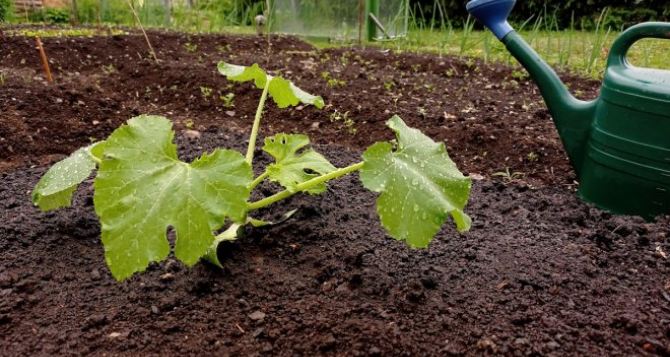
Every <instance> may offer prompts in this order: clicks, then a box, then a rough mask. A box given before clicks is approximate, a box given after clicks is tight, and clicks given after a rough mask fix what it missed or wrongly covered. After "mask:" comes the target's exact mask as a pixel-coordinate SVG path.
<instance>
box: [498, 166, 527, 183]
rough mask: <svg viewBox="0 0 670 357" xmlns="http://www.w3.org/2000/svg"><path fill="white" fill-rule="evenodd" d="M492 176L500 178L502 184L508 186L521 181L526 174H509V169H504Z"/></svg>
mask: <svg viewBox="0 0 670 357" xmlns="http://www.w3.org/2000/svg"><path fill="white" fill-rule="evenodd" d="M493 176H497V177H500V178H501V179H502V180H503V182H505V183H506V184H510V183H514V182H517V181H519V180H521V179H523V178H524V177H525V176H526V174H524V173H523V172H510V170H509V167H506V168H505V171H500V172H496V173H494V174H493Z"/></svg>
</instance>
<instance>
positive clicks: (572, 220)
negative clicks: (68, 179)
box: [0, 33, 670, 356]
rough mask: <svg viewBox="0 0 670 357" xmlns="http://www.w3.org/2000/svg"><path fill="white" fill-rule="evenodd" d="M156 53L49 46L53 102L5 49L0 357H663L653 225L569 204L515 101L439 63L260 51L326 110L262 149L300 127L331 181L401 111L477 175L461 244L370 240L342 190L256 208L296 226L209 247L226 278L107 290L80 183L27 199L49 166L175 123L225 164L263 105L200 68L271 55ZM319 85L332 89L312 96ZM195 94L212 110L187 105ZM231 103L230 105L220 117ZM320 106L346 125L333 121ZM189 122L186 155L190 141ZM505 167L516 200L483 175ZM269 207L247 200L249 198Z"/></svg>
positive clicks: (669, 344)
mask: <svg viewBox="0 0 670 357" xmlns="http://www.w3.org/2000/svg"><path fill="white" fill-rule="evenodd" d="M151 37H152V39H153V40H154V41H155V45H156V47H157V49H158V51H159V53H158V55H159V58H161V59H163V62H162V63H161V64H160V66H158V67H157V66H155V65H154V64H153V63H152V62H150V61H149V60H148V59H146V58H145V57H146V56H147V54H146V50H145V48H144V46H143V44H142V39H141V38H140V37H138V36H135V35H132V36H120V37H110V38H92V39H60V40H58V41H60V43H56V42H55V41H56V40H48V39H47V40H45V43H46V46H47V50H48V52H49V55H50V56H51V61H52V66H53V68H54V71H55V74H56V78H57V79H58V83H57V84H56V85H52V86H45V85H44V84H43V82H42V80H41V79H40V78H39V76H40V74H39V63H38V62H37V57H36V56H34V49H33V46H32V40H30V39H25V38H5V39H3V40H2V41H3V42H2V43H0V71H2V72H3V73H4V74H5V77H6V78H5V84H4V85H3V86H2V87H0V89H1V91H0V124H1V125H0V160H3V161H0V167H2V168H1V169H0V179H1V180H2V185H1V186H0V222H2V224H0V351H2V352H0V354H2V355H28V354H34V355H53V354H72V355H82V354H95V355H103V354H114V355H116V354H122V355H178V354H183V355H212V354H216V355H259V354H266V355H315V354H337V355H435V356H444V355H464V354H465V355H479V354H507V355H533V354H534V355H588V356H592V355H626V356H627V355H644V354H649V355H651V354H656V355H662V356H668V355H670V260H669V259H668V254H670V239H669V238H668V236H669V235H670V228H669V224H670V218H669V217H661V218H659V220H658V221H657V222H656V223H647V222H644V221H643V220H641V219H638V218H635V217H619V216H611V215H610V214H608V213H605V212H602V211H600V210H598V209H595V208H592V207H590V206H588V205H586V204H584V203H582V202H581V201H579V200H578V199H577V198H576V195H575V194H574V187H573V186H572V183H573V175H572V173H571V171H570V168H569V166H568V164H567V159H566V158H565V157H564V154H563V151H562V149H561V147H560V143H559V141H558V138H557V137H556V134H555V130H554V129H553V127H552V124H551V121H550V120H551V119H550V117H549V115H548V113H547V112H546V109H545V107H544V106H543V104H542V103H541V101H540V98H539V97H538V95H537V93H536V88H535V87H534V86H533V85H532V83H530V82H527V81H526V80H521V81H518V82H517V81H516V80H514V81H512V69H510V68H507V67H504V66H501V65H485V64H482V63H478V62H474V64H472V63H468V61H463V60H460V59H456V58H436V57H431V56H428V55H411V54H392V53H384V52H380V51H377V50H371V49H368V50H362V49H354V50H351V51H345V50H325V51H317V50H314V49H313V48H311V47H309V46H308V45H306V44H305V43H303V42H300V41H297V40H295V39H291V38H276V39H274V40H273V47H272V54H271V58H272V60H273V61H274V62H272V63H271V64H270V65H269V66H270V67H271V68H273V69H281V70H282V72H283V73H284V74H285V75H287V76H289V77H291V78H294V79H295V78H297V82H298V83H299V84H300V85H301V86H302V87H304V88H305V89H307V90H309V91H312V92H315V93H318V94H322V95H323V96H324V98H325V99H326V101H327V102H328V103H330V104H331V105H332V106H331V107H329V108H327V109H326V110H324V111H317V110H315V109H313V108H310V107H305V108H301V109H294V110H290V111H283V112H280V111H279V110H278V109H276V108H274V107H271V108H270V109H269V111H268V113H267V116H266V123H267V124H268V125H267V126H266V127H265V128H264V133H273V132H277V131H279V130H287V131H306V132H308V133H310V134H311V136H312V137H313V139H314V141H315V142H317V143H318V144H317V149H319V150H320V151H321V152H323V153H324V154H325V155H326V156H327V157H328V158H330V159H331V160H332V161H333V162H334V163H335V164H336V165H337V166H344V165H346V164H350V163H352V162H354V161H356V160H359V157H360V153H361V150H362V149H363V148H364V147H365V146H366V145H368V144H369V143H371V142H373V141H375V140H381V139H386V138H388V137H389V136H390V135H389V133H388V130H386V129H384V127H383V122H384V121H385V120H386V119H388V117H390V115H392V113H396V112H397V113H399V114H400V115H401V116H402V117H403V118H404V119H406V120H407V121H408V122H409V123H410V124H412V125H415V126H419V127H421V128H422V129H423V130H425V131H426V133H428V134H429V135H431V136H432V137H434V138H436V139H440V140H445V141H446V142H447V144H448V145H449V147H450V148H449V149H450V153H451V155H452V156H453V157H454V158H455V159H456V161H457V162H458V163H459V164H460V165H461V168H463V169H464V171H466V172H470V173H478V174H481V175H483V176H485V177H487V178H484V179H483V180H477V181H475V185H474V189H473V194H472V199H471V204H470V206H469V207H468V209H467V211H468V212H469V213H470V215H471V216H472V218H473V220H474V225H473V229H472V230H471V232H470V233H467V234H465V235H459V234H457V233H456V232H455V230H454V229H453V228H451V227H450V226H445V229H444V230H443V231H442V232H440V234H439V235H438V236H437V238H436V240H435V241H434V242H433V244H432V245H431V247H430V248H429V249H427V250H410V249H408V248H407V247H406V246H405V245H404V244H402V243H400V242H396V241H394V240H392V239H391V238H389V237H388V236H387V235H386V234H385V233H384V231H383V229H382V228H381V227H380V225H379V223H378V219H377V217H376V213H375V210H374V199H375V195H374V194H372V193H369V192H367V191H366V190H364V189H362V188H361V185H360V183H359V181H358V178H357V177H356V176H355V175H354V176H350V177H347V178H344V179H342V180H338V181H336V182H333V183H331V185H330V188H329V190H328V191H327V193H325V194H324V195H322V196H317V197H313V196H296V197H294V198H292V199H290V200H289V201H288V202H286V203H283V204H281V205H277V206H276V207H272V208H270V209H266V210H264V211H262V212H260V214H261V215H262V216H264V217H266V218H269V217H272V216H278V215H281V214H282V213H284V212H285V211H287V210H289V209H292V208H299V211H298V213H297V214H296V215H295V216H294V217H293V218H291V219H290V220H289V221H287V222H285V223H284V224H282V225H279V226H274V227H271V228H265V229H254V230H249V231H248V232H247V235H246V237H245V238H243V239H241V240H240V241H238V242H235V243H230V244H227V245H225V246H223V247H222V248H221V250H220V254H221V257H222V258H223V261H224V266H225V268H224V269H223V270H220V269H216V268H213V267H210V266H208V265H205V264H199V265H197V266H196V267H194V268H192V269H186V268H185V267H183V266H182V265H181V264H179V263H177V262H176V261H174V260H172V259H170V260H168V261H167V262H164V263H162V264H156V265H154V266H152V267H151V268H150V269H149V271H148V272H146V273H144V274H140V275H137V276H135V277H133V278H132V279H130V280H128V281H126V282H123V283H117V282H115V281H114V280H113V279H112V278H111V276H110V275H109V272H108V270H107V268H106V266H105V263H104V258H103V250H102V246H101V244H100V240H99V225H98V223H97V219H96V216H95V214H94V211H93V206H92V188H91V182H90V181H89V182H87V183H86V184H84V185H83V187H82V188H80V190H79V191H78V193H77V195H76V197H75V200H74V205H73V207H72V208H69V209H64V210H60V211H57V212H52V213H41V212H39V211H38V210H37V209H36V208H34V207H33V206H32V205H31V203H30V202H29V192H30V191H31V189H32V187H33V186H34V184H35V183H36V182H37V180H38V179H39V177H40V175H41V174H42V173H43V172H44V171H45V170H46V169H47V167H48V165H47V164H48V163H51V162H53V161H54V160H56V159H58V158H61V157H63V155H65V154H67V153H69V152H70V151H72V150H73V149H75V148H77V147H79V146H81V145H84V144H86V143H88V142H90V139H89V138H90V137H94V138H103V137H105V136H106V135H108V134H109V133H110V132H111V131H112V130H113V129H114V128H115V127H116V126H118V125H119V124H120V123H122V122H123V121H125V120H127V119H128V118H129V117H130V116H132V115H135V114H139V113H145V112H151V113H155V114H164V115H167V116H169V117H171V118H173V119H174V120H175V122H176V125H177V126H178V128H179V129H180V134H179V135H178V141H179V146H180V148H181V152H180V155H181V156H182V158H184V159H186V160H188V159H192V158H193V157H195V156H196V155H198V154H200V153H201V152H202V151H205V150H210V149H212V148H214V147H216V146H220V145H223V146H228V147H233V148H236V149H239V150H242V149H243V148H244V147H245V136H244V132H245V131H246V130H247V129H248V127H249V126H250V122H251V117H252V116H253V112H254V110H255V102H256V100H257V97H258V92H257V91H255V90H252V89H251V88H250V87H249V86H241V87H240V86H236V87H227V86H228V83H227V82H226V81H225V79H223V77H221V76H219V75H217V74H216V73H215V69H214V64H215V62H216V61H217V60H218V59H226V60H229V61H233V62H240V63H246V64H248V63H252V62H261V63H264V62H265V61H266V58H267V56H266V54H267V49H266V42H265V40H263V39H258V38H255V37H237V36H191V37H190V38H189V37H187V36H185V35H178V34H159V33H152V34H151ZM187 42H188V43H190V44H197V46H198V50H197V51H195V52H194V53H191V52H189V51H187V50H186V47H185V46H184V44H185V43H187ZM228 45H229V46H230V48H229V47H228ZM220 46H223V48H224V49H225V50H221V51H220V49H219V47H220ZM188 47H189V48H192V46H188ZM280 49H281V52H280ZM218 51H220V53H218ZM138 54H139V55H138ZM110 56H111V57H110ZM140 57H141V58H140ZM22 59H23V60H24V61H22ZM343 61H344V62H346V63H343ZM109 64H113V67H114V68H115V70H114V71H110V69H111V67H106V68H107V70H106V71H107V72H109V73H105V72H104V71H103V69H102V68H101V67H102V66H108V65H109ZM413 67H414V68H413ZM310 68H311V69H310ZM323 71H328V72H329V74H330V75H331V76H334V77H335V78H337V79H342V80H345V81H347V86H346V87H344V88H340V87H338V88H331V87H329V86H328V84H327V83H326V81H325V80H324V79H323V77H322V75H321V72H323ZM370 76H371V77H370ZM390 80H392V81H393V82H394V83H395V84H394V85H393V86H391V85H387V87H391V88H390V90H387V89H386V88H385V86H384V82H388V81H390ZM515 82H516V83H517V84H514V83H515ZM569 83H571V86H572V87H573V88H581V90H582V91H583V92H584V93H585V94H586V95H589V96H593V95H594V94H595V91H596V89H597V84H596V83H592V82H588V81H583V80H579V79H577V78H571V79H570V81H569ZM173 86H176V88H175V89H171V88H172V87H173ZM201 86H208V87H211V88H213V89H214V93H215V96H214V97H215V99H211V98H210V99H208V100H203V98H202V96H203V94H202V92H201V90H200V87H201ZM147 88H148V89H147ZM161 88H162V91H161ZM348 88H353V89H348ZM431 88H432V89H431ZM219 91H220V93H219ZM228 92H234V93H235V95H236V98H235V107H234V108H223V106H222V102H221V101H220V100H219V99H218V95H219V94H225V93H228ZM400 94H402V96H401V97H399V99H398V100H397V102H395V101H394V99H393V96H396V97H398V96H399V95H400ZM420 108H424V109H425V111H423V110H419V109H420ZM335 110H337V111H338V112H339V113H342V115H343V113H345V112H349V116H350V117H351V118H353V119H354V125H353V128H352V127H348V126H347V125H345V123H344V121H343V120H339V121H338V120H333V121H331V115H332V114H333V113H334V112H335ZM226 111H234V112H235V114H234V115H229V114H232V113H228V114H226V113H225V112H226ZM386 111H388V112H386ZM445 113H446V114H445ZM333 117H335V116H333ZM189 120H192V121H193V127H194V128H195V129H197V130H200V131H201V136H200V138H199V139H191V140H188V139H185V136H184V135H183V129H185V128H186V126H187V123H189ZM188 126H190V125H188ZM353 129H356V132H355V133H353ZM485 153H486V154H485ZM529 153H535V154H536V156H537V158H535V156H534V155H530V159H529ZM531 159H532V160H531ZM261 160H265V161H267V158H265V157H263V156H261ZM505 167H510V168H511V170H512V171H521V172H523V173H524V174H525V177H524V178H523V180H522V182H514V183H511V184H503V183H502V182H498V181H496V180H497V179H491V178H490V175H491V174H492V173H494V172H496V171H501V170H503V169H505ZM528 183H530V184H531V185H530V186H529V185H528ZM274 189H276V188H275V187H272V186H271V185H268V184H264V185H263V186H261V187H260V190H258V191H257V192H256V193H255V195H256V197H255V198H260V197H261V196H265V195H268V194H270V193H271V192H273V190H274Z"/></svg>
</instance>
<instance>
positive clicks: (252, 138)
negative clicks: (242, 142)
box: [247, 78, 270, 165]
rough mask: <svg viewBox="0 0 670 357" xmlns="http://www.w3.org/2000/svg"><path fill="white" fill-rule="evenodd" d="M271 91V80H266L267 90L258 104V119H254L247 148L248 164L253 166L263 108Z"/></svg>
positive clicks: (264, 89) (264, 90)
mask: <svg viewBox="0 0 670 357" xmlns="http://www.w3.org/2000/svg"><path fill="white" fill-rule="evenodd" d="M269 89H270V78H267V79H266V80H265V88H263V94H262V95H261V100H260V102H258V109H256V117H255V118H254V125H253V127H251V135H250V136H249V147H248V148H247V163H249V165H251V164H252V163H253V162H254V150H255V149H256V138H257V137H258V128H259V127H260V126H261V116H262V115H263V107H265V101H266V100H267V99H268V90H269Z"/></svg>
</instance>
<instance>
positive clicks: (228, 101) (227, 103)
mask: <svg viewBox="0 0 670 357" xmlns="http://www.w3.org/2000/svg"><path fill="white" fill-rule="evenodd" d="M219 99H221V101H222V102H223V106H224V107H225V108H233V107H235V103H234V102H233V101H234V100H235V93H228V94H226V95H220V96H219Z"/></svg>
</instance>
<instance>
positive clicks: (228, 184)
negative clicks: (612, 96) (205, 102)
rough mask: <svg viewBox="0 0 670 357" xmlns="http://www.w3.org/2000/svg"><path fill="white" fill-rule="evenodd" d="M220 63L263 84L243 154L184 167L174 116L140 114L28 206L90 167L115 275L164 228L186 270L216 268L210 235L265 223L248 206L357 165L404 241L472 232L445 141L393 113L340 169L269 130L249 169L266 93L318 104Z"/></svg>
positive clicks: (69, 164) (59, 192) (125, 271)
mask: <svg viewBox="0 0 670 357" xmlns="http://www.w3.org/2000/svg"><path fill="white" fill-rule="evenodd" d="M218 69H219V72H220V73H221V74H223V75H225V76H226V77H228V79H229V80H231V81H235V82H247V81H251V82H253V83H254V84H255V86H256V87H257V88H259V89H262V90H263V92H262V94H261V99H260V101H259V104H258V109H257V111H256V115H255V117H254V122H253V126H252V129H251V135H250V140H249V146H248V148H247V152H246V156H244V155H242V154H241V153H239V152H236V151H233V150H228V149H223V148H219V149H216V150H214V151H212V152H210V153H205V154H203V155H202V156H200V157H199V158H197V159H195V160H194V161H193V162H191V163H187V162H183V161H181V160H180V159H179V158H178V156H177V147H176V145H175V144H174V142H173V139H174V131H173V129H172V122H171V121H170V120H168V119H166V118H164V117H161V116H154V115H141V116H138V117H135V118H132V119H130V120H129V121H128V122H127V124H125V125H123V126H121V127H119V128H118V129H116V130H115V131H114V132H113V133H112V134H111V135H110V136H109V137H108V138H107V139H106V140H104V141H101V142H97V143H95V144H92V145H90V146H87V147H84V148H81V149H79V150H77V151H75V152H74V153H73V154H72V155H71V156H70V157H68V158H66V159H65V160H63V161H61V162H58V163H56V164H55V165H54V166H53V167H51V169H49V171H47V172H46V174H45V175H44V176H43V177H42V178H41V179H40V181H39V182H38V184H37V186H36V187H35V189H34V190H33V193H32V199H33V202H34V203H35V204H36V205H37V206H39V207H40V208H41V209H42V210H44V211H48V210H53V209H57V208H60V207H65V206H69V205H70V204H71V201H72V195H73V193H74V191H75V189H76V188H77V186H78V185H79V184H80V183H81V182H82V181H84V180H85V179H86V178H88V177H89V176H90V175H91V173H92V172H93V171H94V170H95V169H96V168H97V175H96V177H95V181H94V184H93V187H94V196H93V202H94V204H95V212H96V213H97V215H98V217H99V218H100V226H101V235H102V243H103V245H104V249H105V259H106V261H107V265H108V266H109V269H110V271H111V273H112V275H113V276H114V277H115V278H116V279H119V280H122V279H125V278H128V277H130V276H132V275H133V274H134V273H137V272H141V271H144V270H145V269H146V268H147V266H148V265H149V264H150V263H152V262H158V261H162V260H164V259H165V258H167V256H168V255H169V253H170V250H171V246H170V243H169V242H168V239H167V237H166V233H167V230H168V227H171V230H172V231H174V233H175V236H176V240H175V243H174V247H173V251H174V255H175V257H176V258H177V259H179V260H181V261H182V262H183V263H185V264H186V265H188V266H191V265H193V264H195V263H197V262H198V261H199V260H200V259H201V258H204V259H206V260H208V261H210V262H212V263H213V264H216V265H219V266H220V265H221V263H220V261H219V259H218V257H217V247H218V245H219V243H221V242H223V241H228V240H235V239H237V237H238V232H239V230H240V228H242V227H244V226H247V225H248V226H252V227H258V226H262V225H267V224H269V222H264V221H261V220H258V219H255V218H253V214H254V212H255V211H256V210H258V209H261V208H264V207H268V206H270V205H273V204H275V203H277V202H280V201H282V200H285V199H287V198H289V197H291V196H293V195H295V194H298V193H306V194H311V195H318V194H321V193H323V192H325V191H326V188H327V184H328V182H329V181H331V180H334V179H338V178H340V177H343V176H345V175H349V174H352V173H354V172H358V173H359V174H360V180H361V182H362V184H363V186H364V187H366V188H367V189H369V190H371V191H373V192H376V193H379V194H380V195H379V196H378V198H377V213H378V214H379V217H380V219H381V223H382V226H383V227H384V228H385V229H386V230H387V232H388V233H389V235H390V236H392V237H394V238H396V239H398V240H400V241H404V242H406V243H407V244H408V245H409V246H410V247H414V248H422V247H427V246H428V244H429V243H430V241H431V240H432V239H433V237H434V236H435V234H437V232H438V231H439V230H440V228H441V227H442V225H443V224H444V223H445V221H446V220H447V218H448V217H449V216H451V218H452V219H453V221H454V223H455V224H456V228H457V229H458V230H459V231H461V232H463V231H467V230H468V229H469V228H470V224H471V221H470V218H469V217H468V216H467V215H466V214H465V213H464V212H463V208H464V207H465V205H466V204H467V201H468V197H469V194H470V187H471V182H470V179H469V178H467V177H465V176H463V174H461V172H460V171H458V168H457V167H456V165H455V164H454V163H453V162H452V161H451V159H450V158H449V155H448V154H447V151H446V149H445V146H444V144H443V143H436V142H434V141H433V140H431V139H430V138H429V137H427V136H426V135H424V134H423V133H421V132H420V131H419V130H417V129H413V128H410V127H408V126H407V125H406V124H405V122H403V120H402V119H400V117H398V116H394V117H393V118H391V119H390V120H389V121H388V122H387V125H388V127H389V128H390V129H391V130H392V131H393V132H394V133H395V136H396V140H394V141H388V142H378V143H375V144H374V145H372V146H370V147H369V148H368V149H367V150H366V151H365V153H364V154H363V160H362V161H360V162H358V163H354V164H352V165H349V166H347V167H343V168H337V167H335V166H334V165H333V164H331V163H330V162H329V161H328V160H327V159H326V158H325V157H324V156H323V155H321V154H319V153H318V152H317V151H315V150H314V149H313V148H310V146H309V144H310V140H309V138H308V137H307V136H306V135H302V134H285V133H279V134H276V135H273V136H269V137H267V138H265V140H264V146H263V151H264V152H265V153H267V154H268V155H269V156H271V157H272V158H273V159H274V162H273V163H272V164H270V165H268V166H267V167H265V169H264V170H263V171H262V173H261V174H260V175H258V176H256V177H254V176H253V171H252V169H251V167H252V163H253V160H254V151H255V146H256V138H257V135H258V132H259V128H260V123H261V117H262V114H263V108H264V107H265V102H266V101H267V99H268V97H271V98H272V99H273V101H274V102H275V103H276V105H277V106H278V107H279V108H286V107H289V106H296V105H298V104H301V103H302V104H304V105H313V106H315V107H317V108H323V106H324V102H323V99H321V97H318V96H314V95H311V94H309V93H307V92H305V91H303V90H302V89H300V88H298V87H297V86H296V85H295V84H293V83H291V82H289V81H288V80H286V79H284V78H281V77H277V76H271V75H268V74H267V73H266V72H265V71H263V70H262V69H260V68H259V67H258V65H253V66H251V67H244V66H236V65H231V64H227V63H223V62H221V63H219V66H218ZM265 180H270V181H274V182H277V183H278V184H279V185H281V186H283V187H284V189H283V190H282V191H279V192H277V193H275V194H273V195H270V196H268V197H265V198H263V199H261V200H258V201H251V200H250V194H251V192H252V191H253V190H254V189H255V188H256V187H257V186H258V185H259V184H260V183H262V182H263V181H265ZM290 214H291V213H290V212H289V213H287V215H288V216H290ZM287 215H285V217H286V216H287ZM224 227H227V228H226V229H225V230H224ZM222 231H223V232H222ZM217 233H218V234H217Z"/></svg>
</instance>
